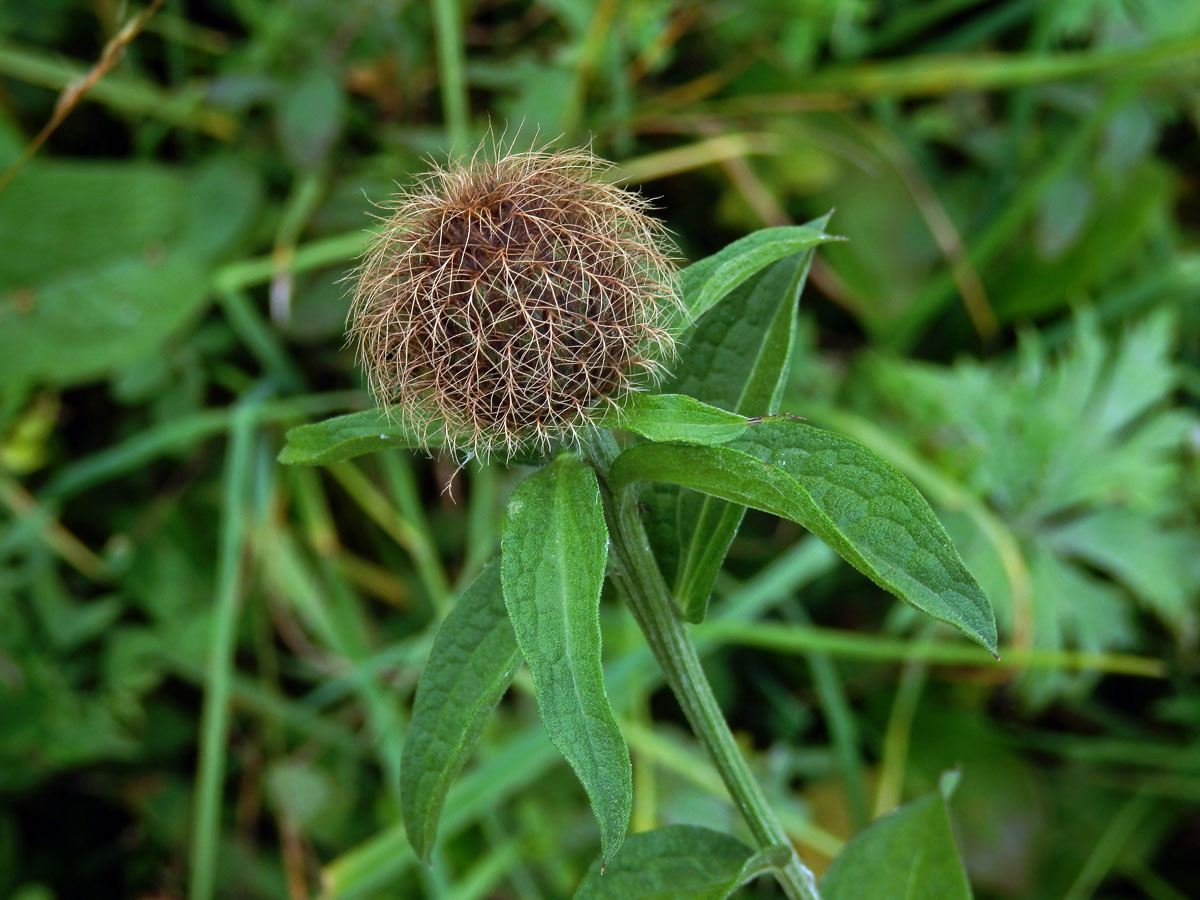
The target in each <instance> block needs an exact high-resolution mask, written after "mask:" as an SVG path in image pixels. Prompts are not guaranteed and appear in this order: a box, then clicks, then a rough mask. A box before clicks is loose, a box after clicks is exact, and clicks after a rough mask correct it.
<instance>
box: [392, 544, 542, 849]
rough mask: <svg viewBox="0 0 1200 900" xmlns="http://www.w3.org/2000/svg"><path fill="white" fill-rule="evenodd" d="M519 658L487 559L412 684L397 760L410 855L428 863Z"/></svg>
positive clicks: (496, 571)
mask: <svg viewBox="0 0 1200 900" xmlns="http://www.w3.org/2000/svg"><path fill="white" fill-rule="evenodd" d="M519 662H520V651H519V650H518V649H517V638H516V635H514V634H513V629H512V625H511V624H510V623H509V621H508V611H507V610H506V609H505V606H504V594H503V591H502V590H501V587H500V564H499V563H498V562H492V563H489V564H488V565H487V566H485V567H484V569H483V571H482V572H480V573H479V576H478V577H477V578H476V579H475V580H474V581H473V582H472V583H471V586H470V587H469V588H467V590H466V592H465V593H464V594H463V595H462V597H461V598H459V600H458V602H457V603H456V604H455V605H454V608H453V609H452V610H451V611H450V615H448V616H447V617H446V621H445V622H443V623H442V627H441V628H439V629H438V633H437V637H436V638H435V639H434V641H433V647H432V649H431V650H430V651H429V659H428V660H427V662H426V663H425V669H424V671H422V672H421V680H420V681H419V682H418V683H417V694H416V698H415V699H414V701H413V715H412V721H411V722H410V723H409V726H408V732H407V733H406V734H405V737H404V755H403V757H402V758H401V761H400V794H401V805H402V810H401V813H402V815H403V817H404V828H405V830H406V831H407V832H408V842H409V844H411V845H412V848H413V852H415V853H416V854H417V856H419V857H421V858H422V859H425V860H428V859H429V854H430V853H431V852H432V851H433V845H434V840H435V839H436V837H437V826H438V819H439V817H440V816H441V813H442V807H443V805H444V804H445V802H446V791H447V790H449V788H450V784H451V783H452V782H453V781H454V779H455V777H456V776H457V775H458V773H459V771H460V770H461V769H462V767H463V763H465V762H466V759H467V756H468V755H469V754H470V752H471V748H472V747H473V746H474V744H475V741H476V739H477V738H478V737H479V733H480V732H481V731H482V730H483V726H484V724H485V723H486V722H487V719H488V716H489V715H490V714H491V712H492V710H493V709H495V707H496V704H497V703H498V702H500V698H501V697H502V696H503V695H504V692H505V690H507V688H508V685H509V683H510V682H511V681H512V679H513V675H514V673H515V672H516V670H517V664H518V663H519Z"/></svg>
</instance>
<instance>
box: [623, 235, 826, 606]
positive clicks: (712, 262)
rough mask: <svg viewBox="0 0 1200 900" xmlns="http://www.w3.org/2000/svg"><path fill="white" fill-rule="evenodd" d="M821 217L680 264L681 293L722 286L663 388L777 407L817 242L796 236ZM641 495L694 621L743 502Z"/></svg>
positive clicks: (725, 404)
mask: <svg viewBox="0 0 1200 900" xmlns="http://www.w3.org/2000/svg"><path fill="white" fill-rule="evenodd" d="M828 218H829V217H828V216H824V217H822V218H820V219H817V220H816V221H814V222H810V223H809V224H807V225H802V226H797V227H794V228H783V229H777V228H768V229H764V230H763V231H757V232H755V233H754V234H752V235H749V236H748V237H745V238H743V239H742V240H740V241H735V242H734V243H733V244H730V245H729V246H728V247H726V248H725V249H724V250H722V251H721V252H720V253H718V254H716V255H715V256H710V257H708V258H707V259H703V260H701V261H700V262H698V263H695V264H694V265H692V266H690V267H689V268H688V269H686V270H685V271H684V276H683V291H684V295H685V298H688V292H689V291H707V290H710V289H712V287H713V286H714V285H725V287H724V288H723V289H724V290H725V291H727V293H726V295H725V296H724V297H723V299H722V300H721V302H720V303H719V304H717V305H716V306H714V307H712V308H711V309H710V311H709V312H708V314H707V315H706V316H704V317H703V318H702V319H700V321H699V322H698V324H697V326H696V328H695V330H694V331H693V333H692V334H691V335H689V336H688V338H687V343H686V345H685V347H684V350H683V351H682V353H681V354H680V358H679V361H678V363H677V364H676V365H675V367H674V369H675V372H676V375H675V377H674V378H673V379H672V380H671V381H670V382H669V383H667V384H666V385H664V386H663V388H664V390H669V391H675V392H678V393H681V394H687V395H689V396H691V397H695V398H696V399H698V400H701V401H703V402H704V403H708V404H712V405H714V406H718V407H721V408H723V409H727V410H731V411H733V412H736V413H740V414H741V415H745V416H762V415H768V414H771V413H775V412H778V409H779V399H780V396H781V392H782V390H783V385H784V383H785V382H786V381H787V373H788V363H789V360H790V359H791V356H792V348H793V346H794V344H795V336H796V304H797V302H798V300H799V298H800V292H801V290H803V288H804V282H805V279H806V278H807V277H808V269H809V266H810V265H811V264H812V255H813V251H814V249H815V247H816V246H817V244H818V243H820V241H809V242H808V243H804V241H805V238H804V236H805V235H808V236H809V237H810V238H811V237H812V236H813V235H821V236H824V232H823V229H824V227H825V224H826V222H827V220H828ZM789 242H792V243H789ZM801 244H802V245H803V246H801ZM784 247H795V248H797V249H793V250H792V251H791V255H787V254H783V257H785V258H780V257H773V258H772V257H770V255H769V254H767V255H764V254H765V253H766V250H767V249H771V248H773V249H774V250H779V249H780V248H784ZM742 251H746V252H745V253H743V252H742ZM734 266H737V267H739V268H738V271H739V272H742V273H743V275H744V277H742V278H741V280H738V281H736V283H731V282H730V281H728V280H726V279H725V278H720V277H717V276H716V273H720V272H727V271H732V269H731V267H734ZM710 275H711V276H713V277H709V276H710ZM686 302H688V303H689V305H694V304H693V301H692V300H691V299H687V300H686ZM644 499H645V501H646V505H647V506H648V507H649V509H650V516H649V519H648V520H647V522H646V528H647V531H648V533H649V535H650V539H651V542H652V543H653V545H654V548H655V551H656V555H657V557H658V560H659V565H660V566H662V569H663V575H664V577H665V578H666V579H667V583H668V584H670V585H672V587H673V589H674V593H675V597H676V599H677V600H678V601H679V604H680V607H681V609H682V610H683V613H684V616H685V617H686V618H687V619H688V620H689V621H692V622H699V621H701V620H702V619H703V618H704V614H705V612H706V610H707V608H708V597H709V594H711V593H712V586H713V582H714V581H715V580H716V577H717V572H718V571H719V570H720V568H721V564H722V562H723V561H724V559H725V554H726V553H727V552H728V551H729V545H730V544H731V543H732V542H733V538H734V535H736V534H737V530H738V526H739V525H740V524H741V521H742V516H743V515H744V514H745V508H744V507H741V506H737V505H735V504H729V503H724V502H722V501H720V500H717V499H715V498H712V497H700V496H697V495H695V494H690V493H688V492H686V491H681V490H679V489H678V488H676V487H667V486H662V487H658V488H655V489H652V490H651V491H650V492H648V493H647V495H646V496H645V498H644Z"/></svg>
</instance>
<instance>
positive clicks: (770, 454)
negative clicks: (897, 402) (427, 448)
mask: <svg viewBox="0 0 1200 900" xmlns="http://www.w3.org/2000/svg"><path fill="white" fill-rule="evenodd" d="M611 478H612V482H613V485H614V486H620V485H623V484H630V483H633V482H637V481H666V482H669V483H671V484H678V485H682V486H683V487H690V488H693V489H695V490H698V491H703V492H704V493H707V494H712V495H713V496H716V497H721V498H722V499H725V500H730V501H733V502H735V503H739V504H742V505H744V506H752V507H754V508H755V509H761V510H764V511H765V512H769V513H774V514H775V515H777V516H782V517H784V518H788V519H791V520H793V521H795V522H798V523H799V524H801V525H803V526H804V527H805V528H807V529H808V530H809V531H811V532H812V533H813V534H815V535H817V536H818V537H819V538H821V539H822V540H823V541H825V543H827V544H828V545H829V546H830V547H832V548H833V549H834V550H835V551H837V552H838V553H839V554H840V555H841V556H842V557H843V558H844V559H845V560H846V561H847V562H849V563H850V564H851V565H853V566H854V567H855V568H856V569H858V570H859V571H860V572H862V573H863V574H864V575H866V576H867V577H868V578H870V579H871V580H872V581H874V582H875V583H876V584H878V585H879V586H880V587H882V588H884V589H886V590H889V591H891V592H892V593H894V594H895V595H896V596H898V597H900V598H901V599H903V600H906V601H908V602H909V603H911V604H912V605H913V606H915V607H917V608H918V609H920V610H923V611H924V612H927V613H929V615H931V616H933V617H934V618H937V619H941V620H942V621H943V622H949V623H950V624H951V625H954V626H955V627H956V628H958V629H959V630H960V631H962V632H963V633H964V634H966V635H967V636H968V637H971V638H973V639H974V640H976V641H978V642H979V643H980V644H982V645H983V646H984V647H986V648H987V649H988V650H990V651H991V652H992V653H993V654H994V653H995V652H996V620H995V616H994V615H993V613H992V607H991V604H990V603H989V602H988V599H987V597H986V596H984V594H983V591H982V590H981V589H980V587H979V585H978V584H977V583H976V581H975V579H974V577H972V575H971V573H970V572H968V571H967V568H966V566H965V565H963V562H962V559H961V558H960V557H959V555H958V551H957V550H955V549H954V546H953V544H951V542H950V538H949V537H948V536H947V535H946V531H945V529H944V528H942V525H941V523H940V522H939V521H938V519H937V516H935V515H934V513H933V510H932V509H930V508H929V504H928V503H926V502H925V498H924V497H922V496H921V495H920V493H919V492H918V491H917V489H916V488H915V487H913V485H912V484H911V482H909V481H908V479H907V478H905V477H904V476H903V475H901V474H900V473H899V472H897V471H896V470H895V469H893V468H892V467H891V466H890V465H889V464H888V463H886V462H885V461H884V460H882V459H880V458H879V457H878V456H876V455H875V454H874V453H872V452H871V451H870V450H868V449H867V448H866V447H864V446H863V445H861V444H859V443H858V442H856V441H852V440H850V439H849V438H847V437H843V436H842V435H839V434H836V433H834V432H832V431H823V430H821V429H819V428H813V427H812V426H810V425H805V424H804V423H802V422H798V421H795V420H788V419H785V420H775V421H771V422H765V423H763V424H762V425H758V426H755V427H754V428H752V429H750V430H749V431H747V433H746V435H745V437H743V438H742V439H740V440H738V441H735V442H733V443H731V444H727V445H724V446H721V447H697V446H692V445H686V444H638V445H637V446H634V447H631V448H629V449H628V450H626V451H625V452H624V453H622V454H621V455H620V456H619V457H618V458H617V460H616V462H615V463H614V464H613V467H612V472H611Z"/></svg>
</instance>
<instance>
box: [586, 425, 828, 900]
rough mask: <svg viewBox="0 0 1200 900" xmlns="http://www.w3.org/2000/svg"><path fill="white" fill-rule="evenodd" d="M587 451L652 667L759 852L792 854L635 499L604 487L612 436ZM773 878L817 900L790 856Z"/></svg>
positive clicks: (798, 897)
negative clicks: (673, 596)
mask: <svg viewBox="0 0 1200 900" xmlns="http://www.w3.org/2000/svg"><path fill="white" fill-rule="evenodd" d="M589 449H590V451H591V456H592V459H593V462H594V463H595V464H596V467H597V470H598V472H599V474H600V476H601V479H600V480H601V485H602V490H603V491H604V492H605V501H606V502H605V508H606V509H607V512H608V518H609V523H608V525H609V539H610V541H611V544H612V550H613V557H614V559H615V562H616V565H617V572H616V573H615V574H616V575H617V576H618V577H617V578H616V582H617V584H618V586H619V587H620V588H621V590H622V593H623V594H624V595H625V601H626V602H627V603H628V604H629V608H630V610H631V611H632V612H633V616H634V618H635V619H636V620H637V623H638V626H639V627H640V628H641V629H642V633H643V634H644V635H645V636H646V641H647V643H648V644H649V645H650V649H651V651H652V652H653V653H654V657H655V659H657V660H658V664H659V666H661V667H662V670H663V675H664V676H665V678H666V682H667V684H668V685H669V686H670V688H671V691H672V693H674V694H675V699H676V700H678V701H679V705H680V707H682V709H683V714H684V716H686V717H687V720H688V724H689V725H691V727H692V731H693V732H695V734H696V736H697V737H698V738H699V739H700V742H701V743H702V744H704V747H705V749H706V750H707V751H708V753H709V755H710V756H711V757H712V760H713V763H714V764H715V766H716V768H717V771H718V772H719V773H720V775H721V780H722V781H724V782H725V786H726V787H727V788H728V789H729V795H730V796H731V797H732V798H733V801H734V804H735V805H736V806H737V808H738V811H739V812H741V814H742V817H743V818H744V819H745V820H746V823H747V824H748V825H749V826H750V831H751V832H752V833H753V835H754V839H755V840H756V841H757V842H758V845H759V848H760V849H766V848H767V847H772V846H785V847H789V848H791V847H792V843H791V841H790V840H788V837H787V835H786V834H785V832H784V830H783V826H782V825H781V824H780V822H779V819H778V817H777V816H776V815H775V812H774V810H772V809H771V807H770V805H769V804H768V803H767V798H766V796H765V795H764V794H763V791H762V788H761V787H760V786H759V784H758V782H757V781H756V780H755V778H754V773H752V772H751V771H750V767H749V765H748V764H747V763H746V760H745V757H743V756H742V753H741V750H739V749H738V746H737V741H736V740H735V739H734V736H733V732H731V731H730V730H729V724H728V723H727V722H726V721H725V714H724V713H723V712H722V711H721V708H720V706H719V705H718V704H717V698H716V697H715V696H714V695H713V692H712V686H711V685H710V684H709V682H708V677H707V676H706V675H705V674H704V668H703V666H702V665H701V663H700V657H699V655H698V654H697V653H696V647H695V645H694V644H693V643H692V640H691V636H690V635H689V634H688V633H687V626H686V624H685V623H684V622H683V620H682V619H681V618H680V617H679V615H678V613H677V611H676V608H675V603H674V601H673V600H672V599H671V595H670V593H669V592H668V590H667V586H666V584H665V583H664V581H663V578H662V573H661V572H660V571H659V569H658V563H657V561H656V560H655V558H654V554H653V553H652V551H651V550H650V543H649V540H648V539H647V537H646V531H645V529H644V528H643V527H642V522H641V519H640V518H639V517H638V512H637V499H636V497H635V496H634V494H633V492H632V491H631V490H629V489H626V490H624V491H622V492H621V493H620V494H614V493H613V492H612V491H611V490H610V489H609V488H608V486H607V483H606V481H605V475H606V473H607V470H608V467H609V465H610V464H611V463H612V460H613V459H614V458H615V456H616V452H617V447H616V442H615V441H613V439H612V437H611V435H609V434H607V433H604V434H601V435H600V436H598V437H597V438H596V439H595V440H594V441H593V442H592V444H591V446H590V448H589ZM775 875H776V877H777V878H778V879H779V882H780V884H781V885H782V886H783V890H784V893H785V894H787V896H788V897H789V898H792V900H819V895H818V893H817V886H816V879H815V878H814V877H813V874H812V872H811V871H809V869H808V868H807V867H806V866H805V865H804V864H803V863H802V862H801V861H800V857H799V856H798V855H797V854H796V852H795V849H794V848H792V855H791V860H790V861H789V862H788V864H787V865H786V866H784V867H783V868H781V869H776V870H775Z"/></svg>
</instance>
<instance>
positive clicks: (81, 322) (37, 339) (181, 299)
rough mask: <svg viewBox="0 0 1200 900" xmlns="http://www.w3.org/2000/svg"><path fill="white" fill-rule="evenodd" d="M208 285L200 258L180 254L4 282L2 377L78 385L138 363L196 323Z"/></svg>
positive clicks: (0, 345) (0, 294) (1, 301)
mask: <svg viewBox="0 0 1200 900" xmlns="http://www.w3.org/2000/svg"><path fill="white" fill-rule="evenodd" d="M4 215H5V213H4V212H3V211H0V218H3V217H4ZM51 265H55V264H53V263H52V264H51ZM51 271H53V270H51ZM206 282H207V273H206V272H205V270H204V269H203V268H201V266H200V265H199V263H198V262H197V261H196V260H194V259H192V258H190V257H188V256H184V255H182V254H172V255H169V256H166V257H164V258H162V259H159V260H154V261H150V262H147V261H145V260H142V259H140V258H132V257H128V258H121V259H115V260H112V261H108V262H104V263H100V264H97V265H95V266H93V267H92V268H90V269H87V270H83V271H76V272H72V273H70V274H67V275H57V274H54V275H50V274H49V273H48V277H47V278H46V279H45V280H43V281H39V282H37V283H35V284H31V285H29V286H20V287H16V288H14V289H11V290H5V289H4V288H3V287H0V382H6V381H20V380H25V379H30V380H34V381H40V382H49V383H52V384H62V385H66V384H75V383H78V382H81V381H87V380H90V379H94V378H97V377H100V376H102V375H104V374H105V373H107V372H108V371H110V370H112V369H114V368H117V367H120V366H122V365H125V364H128V363H133V362H137V361H139V360H141V359H143V358H145V357H146V356H147V355H149V354H150V353H152V352H154V350H155V348H157V347H158V346H159V345H160V344H161V343H162V342H163V340H165V339H166V338H167V337H168V336H170V335H171V334H173V333H174V332H176V331H178V330H179V329H180V328H181V327H182V326H184V325H185V324H187V323H188V322H191V321H194V319H195V317H196V315H197V314H198V313H199V311H200V309H201V307H202V306H203V304H204V300H205V296H206V293H207V284H206Z"/></svg>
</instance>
